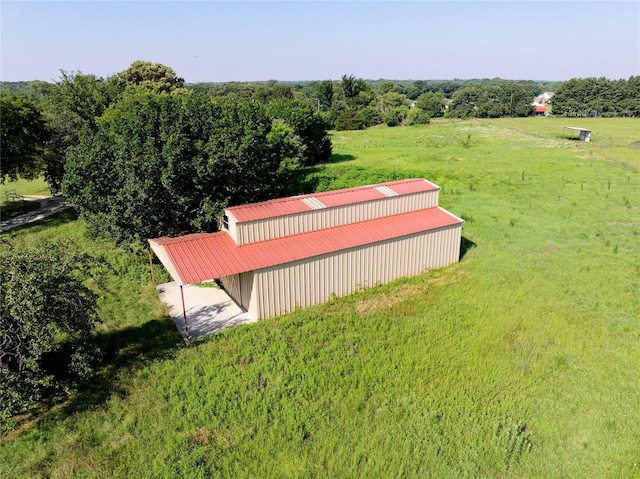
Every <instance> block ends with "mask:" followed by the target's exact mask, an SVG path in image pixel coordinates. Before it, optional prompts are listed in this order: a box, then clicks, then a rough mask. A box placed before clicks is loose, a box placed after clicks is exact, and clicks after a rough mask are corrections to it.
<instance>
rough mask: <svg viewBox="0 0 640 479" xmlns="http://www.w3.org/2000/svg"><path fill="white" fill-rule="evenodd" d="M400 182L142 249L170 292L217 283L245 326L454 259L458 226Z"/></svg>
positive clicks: (256, 212)
mask: <svg viewBox="0 0 640 479" xmlns="http://www.w3.org/2000/svg"><path fill="white" fill-rule="evenodd" d="M439 190H440V188H439V187H438V186H436V185H434V184H433V183H430V182H429V181H426V180H424V179H409V180H400V181H393V182H389V183H382V184H378V185H369V186H362V187H356V188H348V189H344V190H337V191H329V192H324V193H315V194H310V195H303V196H294V197H288V198H280V199H275V200H271V201H265V202H261V203H253V204H248V205H241V206H233V207H230V208H227V209H225V217H224V221H223V231H220V232H217V233H198V234H192V235H186V236H181V237H177V238H168V237H163V238H156V239H151V240H149V244H150V246H151V248H152V250H153V251H154V253H155V254H156V256H157V257H158V258H159V259H160V261H161V262H162V263H163V265H164V266H165V267H166V268H167V270H168V271H169V273H170V274H171V276H172V277H173V279H174V280H175V281H176V282H178V283H179V284H180V285H184V284H191V283H195V282H199V281H206V280H211V279H217V280H219V281H220V283H221V284H222V286H223V287H224V289H225V290H226V291H227V292H228V293H229V295H230V296H231V297H232V298H233V299H234V300H235V301H236V302H237V303H238V304H239V305H241V306H242V307H243V308H245V309H246V310H247V311H248V312H249V314H250V315H251V316H252V317H254V318H255V319H262V318H267V317H271V316H277V315H280V314H284V313H287V312H289V311H292V310H294V309H295V308H298V307H305V306H311V305H314V304H319V303H322V302H324V301H327V300H329V299H330V298H332V297H335V296H343V295H345V294H349V293H351V292H353V291H355V290H357V289H361V288H366V287H371V286H374V285H376V284H381V283H386V282H389V281H391V280H394V279H396V278H400V277H403V276H413V275H416V274H419V273H422V272H423V271H426V270H428V269H431V268H439V267H442V266H446V265H448V264H451V263H454V262H456V261H458V260H459V257H460V241H461V232H462V223H463V221H462V220H461V219H460V218H458V217H457V216H455V215H453V214H451V213H449V212H448V211H446V210H444V209H442V208H440V207H439V206H438V194H439Z"/></svg>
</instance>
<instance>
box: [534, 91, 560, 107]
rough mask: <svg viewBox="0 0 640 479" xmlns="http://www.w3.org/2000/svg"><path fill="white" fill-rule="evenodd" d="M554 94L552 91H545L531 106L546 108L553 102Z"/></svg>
mask: <svg viewBox="0 0 640 479" xmlns="http://www.w3.org/2000/svg"><path fill="white" fill-rule="evenodd" d="M553 94H554V93H553V92H552V91H545V92H544V93H543V94H542V95H539V96H537V97H535V98H534V99H533V102H532V103H531V104H532V105H533V106H545V105H547V104H548V103H549V102H550V101H551V98H553Z"/></svg>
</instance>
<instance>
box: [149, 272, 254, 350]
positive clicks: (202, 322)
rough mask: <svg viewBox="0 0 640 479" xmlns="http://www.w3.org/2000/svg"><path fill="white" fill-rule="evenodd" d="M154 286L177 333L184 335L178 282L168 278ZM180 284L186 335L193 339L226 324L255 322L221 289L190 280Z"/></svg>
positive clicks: (228, 325) (226, 326) (213, 331)
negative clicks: (185, 320) (202, 285)
mask: <svg viewBox="0 0 640 479" xmlns="http://www.w3.org/2000/svg"><path fill="white" fill-rule="evenodd" d="M157 288H158V294H159V295H160V300H161V301H162V302H163V303H165V304H166V305H167V307H168V308H169V316H171V318H172V319H173V322H174V323H175V324H176V327H177V328H178V331H180V334H182V336H183V337H186V336H185V331H184V316H183V314H182V299H181V297H180V285H179V284H178V283H177V282H175V281H172V282H170V283H164V284H159V285H158V286H157ZM182 288H183V292H184V305H185V309H186V312H187V327H188V328H189V338H190V339H197V338H199V337H202V336H206V335H207V334H211V333H215V332H216V331H221V330H223V329H226V328H231V327H233V326H238V325H241V324H247V323H253V322H255V319H253V318H252V317H251V316H249V313H247V312H246V311H245V310H244V309H242V308H240V306H238V305H237V304H236V303H235V302H234V301H233V300H232V299H231V297H230V296H229V295H228V294H227V293H226V292H225V291H224V290H223V289H219V288H207V287H201V286H195V285H192V284H189V285H185V286H183V287H182Z"/></svg>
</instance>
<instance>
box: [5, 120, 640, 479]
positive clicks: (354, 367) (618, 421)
mask: <svg viewBox="0 0 640 479" xmlns="http://www.w3.org/2000/svg"><path fill="white" fill-rule="evenodd" d="M578 123H579V124H578ZM564 125H571V126H583V127H587V128H592V129H593V135H592V142H591V143H588V144H587V143H581V142H578V141H571V140H568V139H567V138H565V136H564V135H563V131H562V127H563V126H564ZM638 140H640V121H639V120H630V119H589V120H588V121H587V120H585V119H580V121H579V122H568V121H567V120H564V119H555V118H528V119H509V120H492V121H479V120H475V121H453V122H452V121H440V122H433V123H432V124H431V125H429V126H425V127H405V128H393V129H390V128H386V127H380V128H374V129H370V130H367V131H358V132H335V133H334V134H333V144H334V153H335V154H334V157H333V162H332V163H331V164H328V165H325V166H322V167H317V168H314V169H311V170H310V171H309V174H308V180H309V181H310V182H312V184H314V185H315V187H316V188H317V189H321V190H324V189H334V188H341V187H346V186H355V185H363V184H369V183H374V182H378V181H385V180H390V179H395V178H405V177H425V178H427V179H429V180H431V181H433V182H435V183H436V184H438V185H440V186H441V187H442V190H441V194H440V203H441V205H442V206H443V207H445V208H447V209H449V210H450V211H452V212H453V213H454V214H457V215H459V216H461V217H463V218H464V219H465V220H466V222H465V225H464V227H463V236H464V238H465V241H464V245H465V254H464V256H463V258H462V260H461V262H460V263H458V264H455V265H452V266H449V267H447V268H443V269H440V270H436V271H430V272H427V273H425V274H423V275H421V276H418V277H415V278H409V279H401V280H398V281H395V282H393V283H391V284H389V285H384V286H381V287H378V288H374V289H371V290H368V291H364V292H361V293H357V294H355V295H352V296H349V297H346V298H341V299H336V300H333V301H331V302H329V303H326V304H324V305H321V306H318V307H313V308H309V309H305V310H300V311H295V312H293V313H291V314H289V315H286V316H282V317H279V318H274V319H269V320H264V321H260V322H258V323H256V324H253V325H249V326H242V327H239V328H236V329H233V330H227V331H224V332H222V333H220V334H217V335H214V336H212V337H209V338H206V339H204V340H202V341H199V342H196V343H194V344H192V345H191V346H190V347H185V346H184V345H183V344H182V343H181V341H180V338H179V336H178V335H177V333H176V332H175V331H174V329H173V324H172V322H171V320H169V319H168V318H167V317H166V315H165V313H164V311H163V308H162V305H161V304H160V303H159V301H158V300H157V297H156V295H155V290H154V288H153V286H151V285H150V284H149V277H148V276H149V275H148V272H147V270H146V266H145V260H146V257H145V255H144V254H143V253H142V252H140V253H126V252H123V251H121V250H117V249H115V248H112V247H109V246H107V245H103V244H99V243H95V242H91V241H89V240H87V239H86V238H84V237H83V236H82V234H83V231H84V226H83V224H82V223H81V222H79V221H78V220H76V219H75V218H74V217H73V215H72V214H70V213H67V214H66V215H62V216H59V217H57V218H54V219H52V220H48V221H44V222H41V223H40V224H38V225H36V226H32V227H29V228H24V229H22V230H19V231H17V232H16V233H13V234H14V235H16V236H17V237H18V238H20V239H24V240H25V241H28V240H29V238H35V237H42V238H55V237H61V236H71V237H73V238H75V240H76V241H77V243H78V244H79V247H82V248H84V249H86V250H87V251H90V252H91V254H93V255H94V256H97V257H99V258H101V259H102V260H103V264H104V265H107V266H102V267H101V269H100V268H98V267H97V266H96V272H97V273H99V275H98V276H99V277H100V281H98V282H97V283H96V285H95V287H96V288H97V289H98V290H99V291H100V292H101V316H102V317H103V319H104V325H103V326H101V329H100V331H99V332H98V334H97V335H96V338H95V342H96V345H98V346H100V348H101V349H102V350H103V352H104V358H105V359H104V366H103V368H102V369H101V371H100V374H99V376H98V378H97V379H96V381H95V382H94V383H93V384H92V385H90V386H87V387H86V388H84V389H83V390H81V391H80V392H79V393H78V394H76V395H74V396H72V397H70V398H66V399H61V400H60V401H59V402H58V403H54V404H52V405H51V407H50V408H48V409H45V410H43V411H41V412H40V413H39V414H38V415H36V416H35V417H25V418H24V420H23V422H22V423H21V424H20V425H19V428H18V429H17V431H15V432H12V433H10V434H8V435H7V436H6V437H4V438H3V440H2V442H1V444H0V476H1V477H3V478H10V477H234V478H235V477H261V478H265V477H274V478H276V477H277V478H286V477H291V478H304V477H308V478H315V477H318V478H321V477H327V478H329V477H330V478H334V477H416V478H418V477H419V478H425V477H434V478H442V477H456V478H457V477H509V478H511V477H522V478H536V477H539V478H553V477H563V478H564V477H589V478H592V477H594V478H595V477H603V478H604V477H607V478H608V477H640V408H639V407H638V398H640V367H639V365H640V280H639V278H640V254H638V251H640V149H636V148H634V147H633V146H632V144H633V143H634V142H637V141H638ZM311 280H313V279H311Z"/></svg>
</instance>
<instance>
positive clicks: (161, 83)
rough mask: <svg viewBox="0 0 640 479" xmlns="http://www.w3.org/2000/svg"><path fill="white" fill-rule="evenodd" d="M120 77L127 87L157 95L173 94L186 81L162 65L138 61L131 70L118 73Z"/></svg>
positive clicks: (132, 65)
mask: <svg viewBox="0 0 640 479" xmlns="http://www.w3.org/2000/svg"><path fill="white" fill-rule="evenodd" d="M118 77H119V78H120V79H121V80H122V81H123V82H124V83H125V84H126V85H127V86H131V85H135V86H138V87H140V88H142V89H144V90H147V91H153V92H156V93H172V92H174V91H176V90H178V89H181V88H183V87H184V79H183V78H180V77H178V76H177V75H176V72H175V71H173V69H172V68H170V67H168V66H166V65H163V64H162V63H152V62H147V61H142V60H136V61H135V62H133V63H132V64H131V66H130V67H129V68H127V69H126V70H124V71H121V72H120V73H118Z"/></svg>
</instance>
